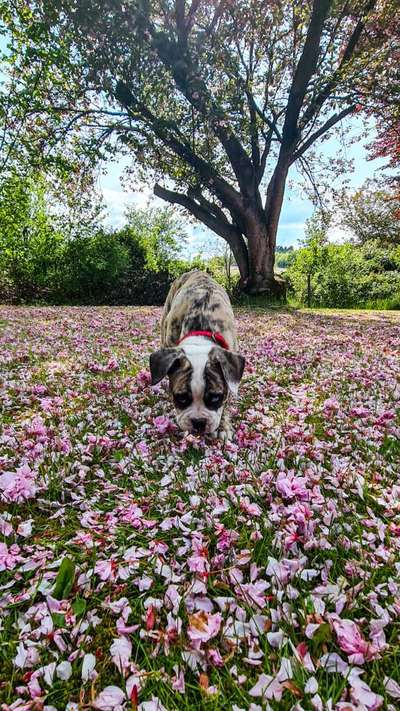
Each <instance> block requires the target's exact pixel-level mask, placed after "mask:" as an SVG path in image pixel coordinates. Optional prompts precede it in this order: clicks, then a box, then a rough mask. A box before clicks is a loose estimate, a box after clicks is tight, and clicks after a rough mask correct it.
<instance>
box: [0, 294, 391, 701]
mask: <svg viewBox="0 0 400 711" xmlns="http://www.w3.org/2000/svg"><path fill="white" fill-rule="evenodd" d="M160 314H161V311H160V310H159V309H156V308H58V307H57V308H56V307H55V308H50V307H49V308H47V307H46V308H39V307H37V308H23V307H21V308H17V307H15V308H14V307H2V308H1V309H0V341H1V350H0V364H1V376H0V388H1V402H2V423H3V427H2V433H1V438H0V498H1V504H0V571H1V572H0V589H1V592H0V594H1V599H0V708H1V709H3V710H5V709H19V710H21V711H22V710H23V709H35V710H39V709H42V708H43V709H45V711H54V709H58V710H59V711H61V709H70V710H71V711H73V710H74V709H87V708H96V709H103V710H104V711H106V710H108V709H110V710H111V709H119V710H120V709H126V710H131V709H137V708H138V709H141V710H142V711H156V709H157V710H158V711H162V709H167V710H168V711H169V710H172V709H187V710H189V709H191V710H193V709H196V710H197V709H205V710H210V711H211V710H216V709H232V710H233V711H239V710H240V709H246V710H247V709H249V710H250V711H261V709H279V710H283V711H285V710H286V709H287V710H289V709H293V710H296V711H299V710H301V709H304V710H306V711H307V710H308V709H316V710H317V711H320V710H321V711H322V710H325V709H326V710H333V709H341V710H342V711H350V710H351V709H360V710H362V709H367V710H374V709H397V708H399V704H400V622H399V619H400V464H399V462H400V439H399V437H400V422H399V396H400V383H399V377H400V359H399V350H400V316H399V315H396V314H390V313H368V312H358V313H357V312H351V313H349V312H342V313H340V312H335V313H334V312H323V313H318V312H304V311H303V312H301V311H284V310H275V311H273V312H272V311H271V312H262V311H258V312H253V313H251V312H248V311H245V310H242V311H240V312H239V313H238V326H239V333H240V340H241V351H242V352H243V353H244V355H245V356H246V358H247V368H246V371H245V376H244V379H243V381H242V386H241V391H240V398H239V399H238V401H236V402H235V403H233V404H232V412H233V415H234V426H235V437H234V440H233V442H232V443H231V444H229V445H227V446H225V447H221V445H220V444H215V443H212V444H207V443H204V442H203V441H201V440H199V439H196V438H194V437H189V436H184V435H182V434H181V433H179V432H177V430H176V427H175V425H174V421H173V418H172V411H171V407H170V405H169V402H168V395H167V389H166V386H165V384H161V385H159V386H156V387H155V388H151V387H150V385H149V374H148V371H147V358H148V354H149V352H150V351H151V350H152V349H153V348H155V347H156V346H157V344H158V327H159V322H160ZM1 704H2V705H1Z"/></svg>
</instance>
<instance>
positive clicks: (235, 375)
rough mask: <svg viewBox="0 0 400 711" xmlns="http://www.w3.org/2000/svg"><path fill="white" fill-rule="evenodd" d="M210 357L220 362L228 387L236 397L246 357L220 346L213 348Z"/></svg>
mask: <svg viewBox="0 0 400 711" xmlns="http://www.w3.org/2000/svg"><path fill="white" fill-rule="evenodd" d="M210 358H211V359H213V360H216V361H217V362H218V363H219V365H220V367H221V370H222V375H223V376H224V379H225V382H226V384H227V386H228V389H229V391H230V393H231V394H232V395H233V396H234V397H236V396H237V394H238V389H239V383H240V381H241V378H242V375H243V371H244V366H245V359H244V358H243V356H242V355H240V354H239V353H232V351H227V350H225V349H224V348H220V347H219V346H216V347H215V348H213V349H212V350H211V352H210Z"/></svg>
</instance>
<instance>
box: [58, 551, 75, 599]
mask: <svg viewBox="0 0 400 711" xmlns="http://www.w3.org/2000/svg"><path fill="white" fill-rule="evenodd" d="M74 580H75V563H74V562H73V561H72V560H70V558H63V559H62V561H61V565H60V567H59V569H58V573H57V577H56V582H55V585H54V590H53V597H54V598H55V599H56V600H65V598H67V597H68V595H69V594H70V592H71V590H72V586H73V584H74Z"/></svg>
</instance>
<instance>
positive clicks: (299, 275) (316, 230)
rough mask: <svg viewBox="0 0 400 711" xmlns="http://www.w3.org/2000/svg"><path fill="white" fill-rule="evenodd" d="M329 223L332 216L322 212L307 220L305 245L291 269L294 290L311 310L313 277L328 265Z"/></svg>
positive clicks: (297, 253)
mask: <svg viewBox="0 0 400 711" xmlns="http://www.w3.org/2000/svg"><path fill="white" fill-rule="evenodd" d="M329 222H330V216H329V215H327V214H326V213H322V212H315V213H314V215H313V216H312V217H311V218H310V219H309V220H307V223H306V234H305V238H304V241H303V244H302V245H301V248H300V249H299V250H298V251H297V252H296V253H295V256H294V259H293V260H292V261H291V268H289V277H290V278H291V280H292V283H293V286H294V289H295V291H296V292H297V293H298V294H300V295H301V301H306V303H307V306H308V308H309V309H310V308H311V305H312V296H313V288H312V287H313V284H312V280H313V277H317V276H318V274H319V273H320V272H321V271H323V269H324V267H325V265H326V256H327V249H326V247H327V236H326V235H327V230H328V227H329Z"/></svg>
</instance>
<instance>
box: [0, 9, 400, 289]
mask: <svg viewBox="0 0 400 711" xmlns="http://www.w3.org/2000/svg"><path fill="white" fill-rule="evenodd" d="M2 7H3V18H4V22H5V24H6V26H7V28H8V31H9V33H10V36H11V38H12V42H11V45H12V49H11V50H10V56H11V60H10V61H11V62H12V66H13V72H14V73H16V74H17V76H18V86H17V90H16V92H15V95H16V96H17V98H18V101H16V102H15V103H16V106H17V114H18V116H21V117H26V116H28V123H29V129H30V132H31V135H33V134H35V135H36V137H37V138H36V141H37V143H38V144H39V145H40V146H42V147H44V146H46V150H45V151H44V152H45V153H46V155H47V156H48V157H50V156H51V155H52V154H55V151H56V149H57V146H58V145H59V144H60V141H63V143H64V145H66V146H67V151H72V152H73V151H77V150H78V153H79V155H80V156H81V157H82V156H83V155H86V156H91V160H92V162H93V157H95V158H96V159H98V158H100V157H101V156H104V154H105V152H107V150H108V151H109V150H112V151H114V150H117V149H118V148H119V147H122V149H123V150H125V151H126V152H132V153H133V154H134V156H135V163H134V165H133V169H132V175H133V178H134V180H135V181H136V184H138V183H140V182H141V181H143V180H149V179H150V178H152V179H153V180H154V182H155V184H154V192H155V194H156V195H157V196H158V197H160V198H162V199H164V200H166V201H167V202H169V203H172V204H176V205H179V206H181V207H182V208H184V209H185V210H186V211H188V212H189V213H190V214H191V215H192V216H194V218H196V219H197V220H200V221H201V222H203V223H204V224H205V225H206V226H207V227H209V228H210V229H211V230H213V231H214V232H215V233H216V234H217V235H219V236H220V237H222V238H223V239H225V241H226V242H227V243H228V244H229V246H230V248H231V250H232V252H233V254H234V257H235V261H236V263H237V265H238V268H239V271H240V275H241V285H242V287H243V288H244V289H246V290H247V291H249V292H252V293H258V292H263V291H271V292H274V291H277V290H279V289H280V286H279V284H278V282H277V281H276V280H275V279H274V255H275V246H276V235H277V229H278V223H279V217H280V213H281V208H282V203H283V198H284V192H285V185H286V180H287V176H288V172H289V169H290V167H291V166H292V165H294V164H298V165H300V166H301V168H302V169H303V170H304V171H305V172H306V174H308V175H311V169H312V161H311V162H310V159H309V158H308V155H309V151H310V149H311V148H312V147H313V146H314V145H315V144H316V143H317V142H318V141H320V140H323V139H324V137H326V136H327V134H328V133H329V131H331V130H332V129H333V128H334V127H335V126H337V125H338V124H339V123H340V122H341V121H342V120H343V119H344V118H345V117H346V116H349V115H351V114H352V113H353V112H354V111H355V108H356V106H357V102H358V100H359V97H360V87H361V86H364V85H365V83H366V76H368V77H370V75H371V66H373V68H374V75H373V81H374V82H376V83H379V81H380V78H381V75H382V72H383V67H384V66H385V61H386V58H387V57H388V56H389V53H390V42H389V41H386V42H382V41H381V39H379V41H377V39H376V33H375V32H374V27H376V25H377V24H379V23H381V24H382V23H384V22H386V21H387V19H385V18H388V17H390V12H392V14H393V15H394V14H395V9H396V0H382V1H381V2H379V3H378V2H376V0H357V1H356V0H341V1H337V2H333V0H314V1H313V2H310V3H302V2H293V0H250V2H249V0H235V2H233V1H232V0H212V1H211V2H210V0H191V1H190V2H189V1H186V0H174V1H173V0H155V1H154V2H153V1H152V2H149V0H126V1H125V2H122V1H119V0H15V1H14V2H13V3H12V5H11V7H10V3H8V2H5V0H3V6H2ZM26 103H28V104H29V107H28V108H27V106H26ZM21 120H25V119H23V118H21ZM77 136H79V140H78V138H77ZM24 145H25V148H26V143H25V144H24ZM27 150H29V147H28V148H27ZM267 176H268V177H267Z"/></svg>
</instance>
